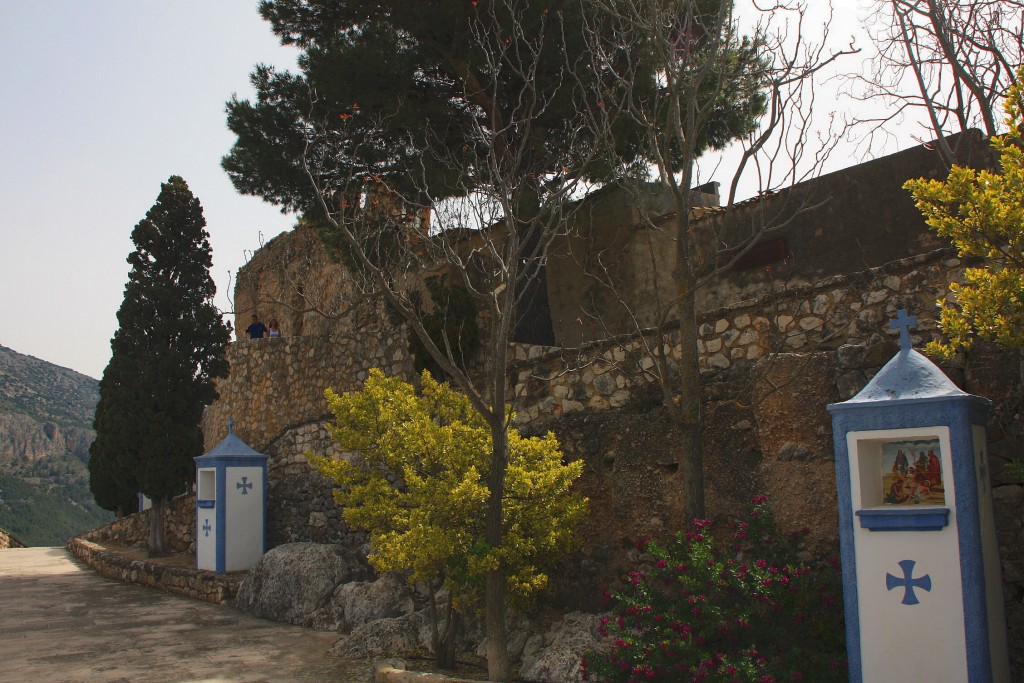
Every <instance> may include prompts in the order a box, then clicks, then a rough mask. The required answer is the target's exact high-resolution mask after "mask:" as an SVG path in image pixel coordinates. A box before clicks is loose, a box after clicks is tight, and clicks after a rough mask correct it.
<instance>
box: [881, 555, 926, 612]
mask: <svg viewBox="0 0 1024 683" xmlns="http://www.w3.org/2000/svg"><path fill="white" fill-rule="evenodd" d="M915 564H917V563H916V562H914V561H913V560H900V562H899V565H900V569H902V570H903V578H902V579H899V578H897V577H895V576H893V575H892V574H890V573H888V572H886V573H885V589H886V590H890V591H891V590H892V589H893V588H899V587H900V586H902V587H903V600H901V601H900V602H902V603H903V604H904V605H916V604H917V603H919V602H921V601H920V600H918V599H917V595H915V594H914V589H915V588H920V589H922V590H926V591H929V592H931V590H932V577H931V576H929V575H928V574H925V575H924V576H919V577H918V578H916V579H914V578H911V577H912V576H913V574H914V565H915Z"/></svg>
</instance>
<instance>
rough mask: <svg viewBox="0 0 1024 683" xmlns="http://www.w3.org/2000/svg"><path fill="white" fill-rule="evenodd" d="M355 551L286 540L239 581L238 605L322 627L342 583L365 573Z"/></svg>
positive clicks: (259, 613) (367, 574) (269, 616)
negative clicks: (240, 583)
mask: <svg viewBox="0 0 1024 683" xmlns="http://www.w3.org/2000/svg"><path fill="white" fill-rule="evenodd" d="M370 575H371V570H370V568H369V566H367V565H366V564H364V563H363V562H362V561H361V560H360V559H359V558H358V557H357V555H356V554H355V553H353V552H352V551H350V550H348V549H346V548H344V547H342V546H339V545H327V544H319V543H286V544H285V545H279V546H277V547H276V548H274V549H273V550H271V551H270V552H268V553H267V554H266V555H264V556H263V558H262V559H260V561H259V563H258V564H257V565H256V566H255V567H254V568H253V569H252V570H251V571H250V572H249V575H248V576H247V577H246V578H245V579H244V580H243V581H242V585H241V586H239V589H238V596H237V598H236V605H237V606H238V608H239V609H241V610H243V611H244V612H248V613H249V614H252V615H254V616H257V617H265V618H267V619H273V620H274V621H283V622H287V623H291V624H299V625H302V626H317V625H319V626H320V627H323V625H324V624H326V623H327V622H329V621H330V616H328V615H329V614H330V613H331V612H332V608H331V599H332V597H333V596H334V592H335V590H336V589H337V587H338V586H339V585H341V584H345V583H348V582H350V581H358V580H363V579H367V578H369V577H370Z"/></svg>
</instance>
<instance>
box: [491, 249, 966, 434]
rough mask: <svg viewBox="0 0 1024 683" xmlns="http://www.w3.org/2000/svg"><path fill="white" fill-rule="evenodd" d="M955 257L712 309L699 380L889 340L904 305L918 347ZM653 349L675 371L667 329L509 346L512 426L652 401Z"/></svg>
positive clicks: (954, 273)
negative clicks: (562, 344) (575, 342)
mask: <svg viewBox="0 0 1024 683" xmlns="http://www.w3.org/2000/svg"><path fill="white" fill-rule="evenodd" d="M951 254H952V252H951V250H948V249H941V250H937V251H934V252H931V253H929V254H924V255H920V256H914V257H911V258H907V259H902V260H900V261H894V262H892V263H889V264H886V265H884V266H881V267H879V268H873V269H870V270H867V271H863V272H859V273H854V274H850V275H837V276H834V277H830V278H827V279H826V280H823V281H821V282H817V283H814V284H809V285H803V286H800V287H796V288H793V289H791V290H782V291H780V292H777V293H774V294H771V295H768V296H764V297H762V298H760V299H756V300H748V301H741V302H738V303H735V304H732V305H730V306H727V307H724V308H720V309H717V310H714V311H710V312H708V313H707V314H705V315H704V316H702V317H701V319H700V321H699V323H698V325H699V326H698V339H697V351H698V354H699V361H700V369H701V373H702V374H704V375H709V374H714V373H718V372H723V371H727V370H730V369H731V368H733V367H734V366H738V365H742V364H744V363H747V364H752V363H753V362H756V361H758V360H760V359H761V358H764V357H765V356H767V355H770V354H776V353H801V352H811V351H821V350H833V351H834V350H837V349H839V348H840V347H841V346H843V345H852V346H864V345H866V344H869V343H875V342H877V340H878V339H879V338H884V337H883V336H882V335H884V334H886V333H888V334H889V335H890V336H892V337H893V338H895V334H896V333H895V331H891V332H888V330H887V325H886V321H888V320H890V319H892V318H893V317H894V316H895V314H896V311H897V310H898V309H901V308H905V309H909V310H910V312H911V314H914V315H917V318H918V325H917V327H916V328H915V330H914V332H913V334H912V339H913V341H914V344H915V346H917V347H920V346H922V345H923V344H925V343H927V342H928V341H931V340H932V338H934V336H935V335H936V334H937V329H938V326H937V323H936V319H935V301H936V300H937V299H939V298H942V297H944V296H946V295H947V291H948V285H949V283H950V282H957V281H959V280H960V278H961V276H962V272H963V265H962V263H961V262H960V260H959V259H955V258H952V257H951ZM659 343H660V344H662V345H663V349H662V351H663V353H664V354H665V356H666V358H667V359H668V362H669V367H670V368H671V367H672V365H674V364H675V363H676V362H678V361H679V359H680V358H681V357H682V354H683V348H682V346H681V343H680V338H679V334H678V332H677V331H675V330H672V329H671V328H670V329H669V330H668V335H667V337H666V338H664V339H660V340H659V338H658V335H657V333H656V331H655V330H650V329H648V330H643V331H642V332H640V333H638V334H631V335H620V336H618V337H613V338H611V339H607V340H602V341H598V342H592V343H589V344H586V345H584V346H581V347H579V348H573V349H563V348H552V347H544V346H532V345H528V344H514V345H513V349H512V357H513V358H514V359H515V360H514V362H513V363H512V365H511V367H510V372H509V389H510V390H511V391H512V392H513V393H512V395H513V396H514V397H515V398H514V404H513V405H514V407H515V410H516V419H517V421H518V423H519V424H526V423H529V422H531V421H533V420H536V419H539V418H545V417H552V416H558V415H562V414H564V413H570V412H575V411H582V410H607V409H609V408H622V407H625V406H627V405H629V404H632V403H635V402H637V401H641V402H642V401H647V400H649V399H648V396H649V394H650V387H651V385H652V384H655V383H656V382H657V368H656V361H655V357H656V354H657V352H658V348H657V347H658V344H659ZM890 355H891V354H890ZM885 360H888V357H886V358H885V359H884V360H883V361H882V362H879V363H878V364H877V365H879V366H880V365H882V364H883V363H884V361H885ZM863 381H866V378H865V379H864V380H863ZM845 384H846V385H849V387H848V390H847V391H845V392H843V393H844V394H846V395H843V398H844V399H845V398H849V397H850V396H852V395H853V394H852V393H849V388H852V386H853V384H854V382H852V381H847V382H846V383H845ZM857 389H859V387H857Z"/></svg>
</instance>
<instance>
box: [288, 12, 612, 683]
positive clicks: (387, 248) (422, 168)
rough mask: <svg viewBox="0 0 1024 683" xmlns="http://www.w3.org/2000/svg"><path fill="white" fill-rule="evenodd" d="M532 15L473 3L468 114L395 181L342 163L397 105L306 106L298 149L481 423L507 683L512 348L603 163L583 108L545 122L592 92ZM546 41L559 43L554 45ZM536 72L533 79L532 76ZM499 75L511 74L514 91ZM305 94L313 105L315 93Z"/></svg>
mask: <svg viewBox="0 0 1024 683" xmlns="http://www.w3.org/2000/svg"><path fill="white" fill-rule="evenodd" d="M530 11H531V10H530V8H528V7H526V6H525V4H524V3H516V2H514V1H511V0H510V1H509V2H495V3H489V4H487V5H486V6H484V5H483V4H481V7H480V9H479V14H478V15H477V16H476V17H475V18H473V19H471V20H470V34H469V36H468V39H469V40H471V41H473V44H474V52H475V54H476V55H478V56H479V58H480V61H478V62H477V63H475V64H469V63H467V62H464V61H461V60H459V59H458V58H452V60H451V65H452V69H453V71H454V72H456V73H457V74H458V76H459V80H460V82H461V83H462V84H463V88H464V90H463V92H462V93H461V99H462V102H463V103H464V104H463V105H461V106H464V107H465V109H466V110H467V111H468V112H469V115H468V116H466V117H465V118H464V120H463V124H464V125H465V126H466V129H465V130H463V131H462V133H461V136H460V143H459V144H456V145H453V144H451V139H452V136H451V132H450V130H446V129H444V128H442V127H441V126H440V125H434V124H433V123H432V122H430V121H427V122H422V124H421V125H420V126H419V127H418V128H417V130H416V131H415V133H413V132H410V134H409V136H408V137H407V138H406V139H405V140H404V145H405V146H406V149H407V150H409V151H410V152H411V153H409V154H408V156H409V157H410V158H413V159H415V160H416V161H415V163H413V164H409V165H407V166H406V167H405V169H404V170H403V172H402V174H401V177H398V176H397V175H396V174H395V173H394V172H393V171H392V172H391V173H390V175H389V176H388V177H387V178H384V177H382V176H383V174H380V175H378V174H377V173H376V172H375V170H374V168H373V167H372V165H367V164H353V163H349V160H351V159H360V158H365V159H371V158H374V157H375V156H379V155H378V154H377V152H378V150H379V148H380V146H381V145H386V144H389V143H388V142H386V141H385V140H384V137H385V135H393V131H394V126H393V125H392V123H393V122H392V121H391V120H389V117H391V116H393V112H389V111H374V112H369V111H362V112H360V114H359V130H358V133H357V134H353V133H352V131H348V130H345V129H344V128H342V129H338V128H337V127H336V126H334V125H319V124H318V122H317V121H316V119H315V118H314V117H312V116H310V117H307V118H306V119H305V121H306V129H305V135H306V136H307V141H308V144H307V145H306V150H305V153H304V154H303V158H302V164H303V167H304V168H305V170H306V174H307V176H308V179H309V181H310V183H312V184H313V185H314V186H315V188H316V194H317V197H318V201H319V206H320V209H321V210H322V212H323V214H324V216H325V220H326V222H327V223H328V226H329V228H330V229H331V230H332V231H333V232H334V234H335V235H336V236H337V237H338V238H340V244H341V248H342V250H343V251H344V252H345V256H344V258H345V259H346V264H347V265H348V266H349V268H350V270H351V272H352V273H353V274H354V276H355V277H356V278H358V279H359V280H360V281H361V282H362V283H363V287H364V289H366V290H372V291H373V292H375V293H377V294H379V295H380V296H382V297H383V298H384V299H385V300H386V301H387V303H388V304H389V305H390V307H391V309H392V311H393V312H394V313H395V314H397V315H398V316H399V317H400V318H401V319H402V320H404V322H405V323H406V324H407V325H408V327H409V328H410V329H411V330H412V331H413V332H414V333H415V335H416V337H417V339H418V340H419V343H420V344H422V346H423V347H424V348H425V349H426V351H427V352H428V353H429V355H430V357H431V359H432V360H433V362H434V363H435V364H436V365H437V367H439V368H440V370H441V371H443V373H444V375H445V376H446V378H447V379H448V380H449V381H451V382H452V383H453V384H454V385H455V386H457V387H458V388H459V389H460V390H461V391H462V392H464V393H465V394H466V396H468V397H469V400H470V401H471V403H472V405H473V406H474V408H475V409H476V410H477V411H478V412H479V413H480V414H481V415H482V416H483V417H484V419H485V420H486V422H487V424H488V425H489V427H490V431H491V436H492V442H493V457H492V462H491V468H490V471H489V472H488V475H487V476H488V481H487V484H488V491H489V497H488V505H487V516H486V543H487V546H488V557H487V561H488V562H492V563H493V564H492V568H491V569H490V570H489V571H488V574H487V581H486V590H485V615H486V616H485V618H486V622H485V623H486V635H487V643H488V669H489V671H488V675H489V678H490V679H491V680H510V678H511V668H510V665H509V660H508V653H507V638H506V634H505V622H504V619H505V592H506V586H505V582H506V576H505V573H504V570H503V565H502V563H501V561H500V558H501V544H502V519H503V514H502V508H503V496H504V488H505V487H504V481H505V476H506V471H507V466H508V448H509V444H508V430H509V428H510V420H511V413H510V411H509V409H508V404H509V402H510V396H509V395H508V394H507V389H506V367H507V365H508V360H509V358H508V354H509V343H510V341H511V340H512V338H513V334H514V331H515V329H516V326H517V323H518V322H519V321H520V319H521V317H522V316H523V314H524V311H525V310H526V309H528V304H529V300H530V298H531V297H532V296H533V295H534V293H535V291H536V287H535V285H536V283H537V282H538V281H539V279H540V278H542V277H543V271H544V266H545V260H546V254H547V250H548V248H549V246H550V244H551V242H552V241H553V240H554V239H555V238H556V237H557V236H559V235H560V234H563V233H564V231H565V230H566V229H567V226H569V225H571V223H572V221H571V214H572V212H574V211H576V210H577V208H578V207H579V204H578V203H574V202H572V201H570V200H571V199H572V198H573V197H575V196H577V195H578V194H580V193H581V192H584V189H585V186H586V184H587V182H588V181H589V180H588V179H590V178H592V177H594V176H595V175H597V174H600V173H601V172H602V169H603V168H605V166H606V165H607V159H602V158H601V157H600V151H601V150H600V149H599V148H598V147H597V146H596V145H595V144H594V141H593V138H592V137H591V135H590V134H591V130H590V128H589V127H588V126H585V125H583V121H582V115H581V114H580V113H575V114H574V113H572V112H571V111H566V112H565V117H564V118H562V119H560V121H559V124H558V126H559V128H558V131H554V132H553V131H551V130H548V129H545V128H544V127H545V126H547V125H550V122H551V114H552V112H551V109H552V108H553V107H563V109H564V106H563V105H564V103H565V102H567V101H573V100H577V101H580V102H583V101H587V100H593V95H592V94H591V93H588V92H585V91H584V90H583V89H582V87H581V86H582V84H581V83H580V82H577V81H576V80H575V79H574V78H572V77H571V76H570V74H571V65H570V64H569V63H566V62H565V61H564V60H563V63H562V65H561V67H560V68H557V67H556V68H553V67H552V64H551V63H550V61H547V62H546V61H545V60H550V57H551V54H552V52H553V53H554V54H556V55H557V54H564V53H565V52H566V50H565V49H564V46H562V45H561V43H562V41H563V40H564V39H565V34H564V30H565V26H564V24H563V22H562V19H561V18H560V17H558V16H556V13H554V12H552V13H551V14H550V15H548V14H547V13H546V12H545V13H544V18H543V19H542V20H541V21H540V22H539V23H538V22H537V21H527V20H525V19H524V16H523V14H524V13H526V12H530ZM508 17H511V20H508V19H507V18H508ZM528 26H532V29H528V28H527V27H528ZM552 44H555V45H558V46H559V49H556V50H554V51H552V50H551V45H552ZM541 69H544V70H545V71H546V75H545V78H544V80H543V83H541V81H540V79H539V78H538V76H537V72H538V71H539V70H541ZM509 82H512V83H518V84H520V85H519V86H518V87H517V89H516V91H515V92H514V93H513V96H512V97H509V93H508V83H509ZM311 97H312V98H313V99H312V100H311V111H312V110H314V109H315V108H316V101H315V98H316V96H315V94H312V95H311ZM331 123H332V124H333V123H334V122H333V121H332V122H331ZM552 150H555V151H554V154H552ZM339 155H341V156H344V158H343V159H342V158H339ZM337 169H344V170H345V171H344V172H339V171H338V170H337ZM439 169H441V170H440V172H439ZM438 175H443V176H445V177H447V178H453V179H454V180H453V181H452V182H453V183H454V187H453V186H452V185H451V184H446V185H445V186H444V188H443V189H441V190H439V189H438V188H437V186H436V185H435V184H434V183H432V181H431V179H432V178H436V177H437V176H438ZM428 215H429V220H424V218H425V217H426V216H428ZM429 275H438V276H444V277H446V278H448V283H449V287H451V288H458V289H460V290H461V291H464V292H465V293H466V294H467V295H468V296H469V298H470V299H471V300H472V301H473V302H474V303H475V306H476V307H477V310H478V315H477V316H476V319H477V321H479V322H480V324H481V326H482V334H481V335H480V338H481V340H480V344H481V347H480V352H479V353H478V354H476V355H474V356H473V357H472V358H470V357H468V355H467V354H465V353H463V349H462V348H461V347H462V345H463V339H462V338H461V330H460V329H459V325H461V323H462V322H463V321H461V320H455V321H453V322H454V324H453V325H442V326H441V327H440V329H439V330H433V331H432V330H431V329H428V325H427V316H428V314H430V313H436V312H437V311H438V309H439V308H441V309H443V307H444V302H443V301H437V300H434V301H431V300H430V296H429V292H428V287H426V286H425V279H426V277H427V276H429ZM543 295H545V296H546V294H543ZM441 312H442V314H443V311H441Z"/></svg>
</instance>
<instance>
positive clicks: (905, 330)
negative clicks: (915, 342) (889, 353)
mask: <svg viewBox="0 0 1024 683" xmlns="http://www.w3.org/2000/svg"><path fill="white" fill-rule="evenodd" d="M916 324H917V317H915V316H908V315H907V309H905V308H901V309H900V310H898V311H896V319H895V320H890V321H889V329H891V330H899V331H900V351H909V350H910V349H911V343H910V328H911V327H913V326H914V325H916Z"/></svg>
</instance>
